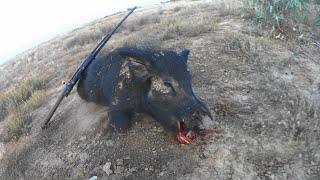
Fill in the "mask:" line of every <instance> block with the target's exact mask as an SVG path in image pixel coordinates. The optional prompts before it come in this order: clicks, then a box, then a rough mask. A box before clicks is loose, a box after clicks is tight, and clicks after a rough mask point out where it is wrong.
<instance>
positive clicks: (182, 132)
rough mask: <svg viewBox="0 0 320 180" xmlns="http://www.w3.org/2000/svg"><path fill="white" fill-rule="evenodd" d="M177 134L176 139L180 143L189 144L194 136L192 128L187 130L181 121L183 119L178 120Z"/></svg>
mask: <svg viewBox="0 0 320 180" xmlns="http://www.w3.org/2000/svg"><path fill="white" fill-rule="evenodd" d="M177 126H178V135H177V140H178V141H179V142H180V143H181V144H185V143H187V144H189V143H191V142H192V139H193V137H194V133H193V132H192V130H187V129H186V126H185V123H184V122H183V120H181V121H178V125H177Z"/></svg>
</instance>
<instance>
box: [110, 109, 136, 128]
mask: <svg viewBox="0 0 320 180" xmlns="http://www.w3.org/2000/svg"><path fill="white" fill-rule="evenodd" d="M109 126H110V129H112V130H114V131H116V132H125V131H127V130H128V129H129V128H130V126H131V118H130V115H129V114H128V113H125V112H111V120H110V123H109Z"/></svg>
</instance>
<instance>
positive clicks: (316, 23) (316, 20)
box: [315, 13, 320, 27]
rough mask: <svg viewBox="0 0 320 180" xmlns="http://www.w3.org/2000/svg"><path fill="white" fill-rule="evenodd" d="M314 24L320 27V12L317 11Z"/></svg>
mask: <svg viewBox="0 0 320 180" xmlns="http://www.w3.org/2000/svg"><path fill="white" fill-rule="evenodd" d="M315 25H316V26H317V27H320V13H318V14H317V16H316V19H315Z"/></svg>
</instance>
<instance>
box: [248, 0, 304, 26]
mask: <svg viewBox="0 0 320 180" xmlns="http://www.w3.org/2000/svg"><path fill="white" fill-rule="evenodd" d="M242 4H243V7H242V12H243V15H244V16H247V17H253V18H255V19H256V20H257V21H259V22H272V23H274V24H276V25H278V27H280V23H281V22H282V21H284V20H286V19H288V18H298V19H299V18H300V19H301V18H303V17H304V16H305V15H306V14H307V13H308V8H309V7H310V3H309V1H308V0H243V3H242Z"/></svg>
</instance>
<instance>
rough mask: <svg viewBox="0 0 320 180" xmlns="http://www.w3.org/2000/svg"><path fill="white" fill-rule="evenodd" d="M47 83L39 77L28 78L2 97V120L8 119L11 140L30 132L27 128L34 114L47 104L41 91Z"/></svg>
mask: <svg viewBox="0 0 320 180" xmlns="http://www.w3.org/2000/svg"><path fill="white" fill-rule="evenodd" d="M45 83H46V80H45V78H43V77H40V76H37V75H34V76H30V77H26V78H23V79H22V80H21V82H20V83H19V85H18V86H17V87H16V88H15V90H13V91H12V92H7V93H3V94H2V95H1V96H0V114H1V120H3V119H5V118H6V117H7V118H8V122H7V124H8V128H9V129H8V134H9V139H11V138H19V136H20V135H21V134H23V133H24V132H27V131H28V130H27V126H28V125H29V124H30V122H31V121H32V112H33V111H34V110H35V109H37V108H39V107H40V106H41V105H42V104H43V103H44V102H45V99H46V96H45V92H44V91H42V90H40V89H42V88H43V87H44V85H45Z"/></svg>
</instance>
